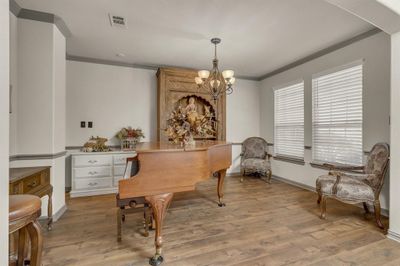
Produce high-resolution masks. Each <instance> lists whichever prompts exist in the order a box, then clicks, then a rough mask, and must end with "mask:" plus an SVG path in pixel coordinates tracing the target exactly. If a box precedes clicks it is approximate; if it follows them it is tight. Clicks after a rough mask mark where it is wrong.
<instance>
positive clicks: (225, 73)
mask: <svg viewBox="0 0 400 266" xmlns="http://www.w3.org/2000/svg"><path fill="white" fill-rule="evenodd" d="M234 74H235V72H233V70H224V71H222V76H223V77H224V79H230V78H232V77H233V75H234Z"/></svg>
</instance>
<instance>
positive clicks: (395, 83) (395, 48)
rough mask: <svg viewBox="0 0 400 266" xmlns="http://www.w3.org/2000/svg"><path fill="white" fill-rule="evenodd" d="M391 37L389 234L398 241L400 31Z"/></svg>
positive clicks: (399, 218)
mask: <svg viewBox="0 0 400 266" xmlns="http://www.w3.org/2000/svg"><path fill="white" fill-rule="evenodd" d="M391 38H392V40H391V41H392V42H391V43H392V75H391V112H390V113H391V120H392V121H391V131H390V134H391V136H390V140H391V154H390V202H391V204H390V223H389V224H390V228H389V235H395V237H397V240H398V241H400V194H399V188H400V155H399V152H398V151H399V150H400V32H398V33H396V34H393V35H392V36H391Z"/></svg>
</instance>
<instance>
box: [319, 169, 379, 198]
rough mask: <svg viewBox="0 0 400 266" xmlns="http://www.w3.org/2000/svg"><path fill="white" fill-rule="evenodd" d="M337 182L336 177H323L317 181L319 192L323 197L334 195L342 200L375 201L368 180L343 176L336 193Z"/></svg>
mask: <svg viewBox="0 0 400 266" xmlns="http://www.w3.org/2000/svg"><path fill="white" fill-rule="evenodd" d="M335 182H336V176H334V175H323V176H320V177H319V178H318V179H317V190H318V191H321V193H322V194H323V195H334V196H336V197H337V198H338V199H342V200H356V201H358V200H359V201H373V200H374V199H375V196H374V191H373V189H372V187H371V186H370V185H368V183H367V182H366V179H361V178H360V177H359V176H357V178H355V177H352V176H350V175H341V176H340V181H339V183H338V185H337V187H336V193H335V191H333V186H334V184H335Z"/></svg>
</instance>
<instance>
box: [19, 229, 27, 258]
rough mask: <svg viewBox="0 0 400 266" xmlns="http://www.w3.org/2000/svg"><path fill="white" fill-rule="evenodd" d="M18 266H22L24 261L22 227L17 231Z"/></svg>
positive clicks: (24, 243) (24, 242)
mask: <svg viewBox="0 0 400 266" xmlns="http://www.w3.org/2000/svg"><path fill="white" fill-rule="evenodd" d="M18 238H19V239H18V260H17V265H18V266H24V261H25V245H26V228H25V227H23V228H21V229H19V231H18Z"/></svg>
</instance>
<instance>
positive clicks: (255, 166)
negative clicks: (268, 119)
mask: <svg viewBox="0 0 400 266" xmlns="http://www.w3.org/2000/svg"><path fill="white" fill-rule="evenodd" d="M270 157H271V155H270V154H269V153H268V143H267V142H266V141H265V140H264V139H263V138H259V137H251V138H248V139H246V140H245V141H243V144H242V153H241V154H240V172H241V175H242V178H241V180H240V181H242V182H243V177H244V176H245V175H261V176H266V177H267V181H268V183H271V176H272V172H271V163H270Z"/></svg>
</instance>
